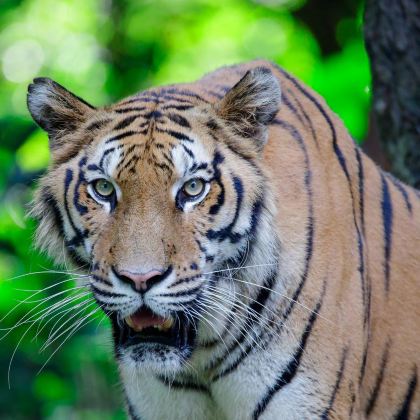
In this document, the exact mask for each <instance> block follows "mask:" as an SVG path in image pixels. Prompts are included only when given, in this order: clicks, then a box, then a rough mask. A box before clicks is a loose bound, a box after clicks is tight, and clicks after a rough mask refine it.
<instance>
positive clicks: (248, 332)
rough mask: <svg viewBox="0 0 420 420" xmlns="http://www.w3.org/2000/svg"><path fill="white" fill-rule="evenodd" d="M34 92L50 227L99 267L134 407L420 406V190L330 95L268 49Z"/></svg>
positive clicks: (78, 256)
mask: <svg viewBox="0 0 420 420" xmlns="http://www.w3.org/2000/svg"><path fill="white" fill-rule="evenodd" d="M27 103H28V108H29V111H30V114H31V115H32V117H33V119H34V121H35V122H36V123H37V124H38V125H39V126H40V127H41V128H42V129H43V130H45V131H46V132H47V134H48V137H49V145H50V152H51V162H50V165H49V167H48V169H47V171H46V173H45V175H43V176H42V178H41V179H40V181H39V184H38V187H37V190H36V193H35V195H34V201H33V205H32V208H31V212H32V213H31V214H32V215H33V217H34V218H35V219H36V220H37V232H36V244H37V245H38V246H39V247H40V249H41V250H43V251H45V252H47V253H48V254H49V255H50V256H51V257H53V258H54V260H55V261H56V262H57V264H61V263H63V262H64V261H70V262H71V264H72V266H74V267H77V268H78V269H79V270H81V271H82V272H83V273H86V276H88V278H89V289H90V290H91V292H92V293H93V295H94V297H95V299H96V301H97V304H98V305H99V306H100V308H101V309H102V310H103V312H104V313H105V314H106V315H107V317H109V320H110V324H111V330H112V340H113V348H114V355H115V360H116V365H117V367H118V372H119V377H120V380H121V388H122V392H121V393H122V395H121V398H122V400H124V401H125V403H124V404H125V407H126V411H127V415H128V416H129V418H131V419H133V420H139V419H185V418H189V419H200V420H201V419H204V420H210V419H218V420H223V419H227V420H234V419H238V420H239V419H241V420H243V419H253V420H257V419H418V418H419V416H420V388H419V386H418V381H419V378H418V375H419V371H418V369H419V365H420V331H419V325H420V305H419V303H420V299H419V297H420V223H419V221H420V219H419V215H420V200H419V199H420V192H419V191H416V190H415V189H413V188H411V187H409V186H407V185H405V184H404V183H402V182H400V181H399V180H397V179H396V178H394V177H393V176H392V175H390V174H388V173H385V172H383V171H382V170H381V169H380V168H378V167H377V166H376V164H375V163H374V162H373V161H372V160H371V159H370V158H369V157H368V156H366V155H365V154H364V153H363V152H362V150H361V149H360V148H359V146H358V145H357V144H356V143H355V141H354V140H353V139H352V137H351V136H350V134H349V132H348V131H347V129H346V128H345V127H344V125H343V123H342V122H341V120H340V119H339V117H338V116H337V115H335V114H334V113H333V111H331V109H329V108H328V106H327V104H326V102H325V101H324V99H322V98H321V97H320V95H318V94H317V93H315V92H314V91H313V90H311V88H309V87H307V86H305V85H304V84H303V83H302V82H300V81H299V80H297V79H296V78H295V77H294V76H292V75H291V74H289V73H288V72H286V71H285V70H283V69H282V68H280V67H279V66H277V64H274V63H271V62H268V61H264V60H255V61H252V62H248V63H244V64H238V65H233V66H227V67H223V68H220V69H218V70H216V71H214V72H212V73H209V74H207V75H205V76H204V77H203V78H201V79H200V80H198V81H196V82H194V83H183V84H173V85H167V86H160V87H152V88H150V89H147V90H144V91H141V92H139V93H136V94H134V95H132V96H130V97H128V98H125V99H123V100H121V101H119V102H117V103H115V104H113V105H110V106H104V107H94V106H92V105H90V104H89V103H88V102H86V101H84V100H83V99H81V98H80V97H78V96H76V95H75V94H73V93H71V92H69V91H68V90H66V89H65V88H64V87H63V86H61V85H59V84H58V83H56V82H54V81H52V80H51V79H48V78H37V79H35V80H34V81H33V83H32V84H30V85H29V88H28V97H27ZM63 249H64V250H65V251H64V252H63V251H62V250H63Z"/></svg>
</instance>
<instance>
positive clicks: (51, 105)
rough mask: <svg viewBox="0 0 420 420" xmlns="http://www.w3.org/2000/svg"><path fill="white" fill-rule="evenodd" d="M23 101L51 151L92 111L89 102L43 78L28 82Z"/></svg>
mask: <svg viewBox="0 0 420 420" xmlns="http://www.w3.org/2000/svg"><path fill="white" fill-rule="evenodd" d="M27 104H28V109H29V112H30V113H31V115H32V118H33V119H34V120H35V122H36V123H37V124H38V125H39V126H40V127H41V128H42V129H44V130H45V131H46V132H47V133H48V137H49V139H50V148H51V151H52V152H54V151H55V150H57V149H59V148H60V147H62V146H64V145H65V143H67V140H68V139H66V138H65V137H66V136H67V135H68V134H71V133H73V132H75V131H76V130H77V129H78V127H80V125H81V124H83V123H84V122H85V121H87V119H88V118H89V117H90V116H92V114H93V112H94V111H95V108H94V107H93V106H92V105H89V104H88V103H87V102H85V101H84V100H83V99H81V98H79V97H78V96H76V95H74V94H73V93H71V92H69V91H68V90H67V89H65V88H64V87H63V86H61V85H59V84H58V83H56V82H54V81H53V80H51V79H48V78H46V77H40V78H36V79H34V81H33V83H32V84H30V85H29V87H28V96H27ZM68 141H69V140H68Z"/></svg>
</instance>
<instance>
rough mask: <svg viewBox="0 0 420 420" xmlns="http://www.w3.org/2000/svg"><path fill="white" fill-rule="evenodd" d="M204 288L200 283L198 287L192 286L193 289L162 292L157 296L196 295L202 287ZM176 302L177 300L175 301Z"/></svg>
mask: <svg viewBox="0 0 420 420" xmlns="http://www.w3.org/2000/svg"><path fill="white" fill-rule="evenodd" d="M201 288H202V285H201V284H200V285H199V286H197V287H192V288H191V289H188V290H183V291H181V292H174V293H162V294H160V295H155V297H181V296H189V295H191V296H195V295H196V294H197V293H198V292H199V291H200V289H201ZM174 303H175V304H176V303H177V302H174Z"/></svg>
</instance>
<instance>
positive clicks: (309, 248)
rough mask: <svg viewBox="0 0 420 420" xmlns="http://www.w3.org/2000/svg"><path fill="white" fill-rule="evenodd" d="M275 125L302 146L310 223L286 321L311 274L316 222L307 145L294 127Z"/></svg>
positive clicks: (287, 309)
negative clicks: (303, 262)
mask: <svg viewBox="0 0 420 420" xmlns="http://www.w3.org/2000/svg"><path fill="white" fill-rule="evenodd" d="M273 124H276V125H278V126H279V127H281V128H283V129H285V130H287V131H289V132H290V134H291V135H292V137H293V138H294V140H296V142H297V143H298V145H299V146H300V148H301V150H302V153H303V156H304V163H305V188H306V193H307V195H308V202H309V204H308V207H309V208H308V212H309V215H308V222H307V232H306V250H305V267H304V270H303V273H302V277H301V280H300V282H299V285H298V287H297V289H296V290H295V293H294V294H293V297H292V299H291V300H290V303H289V306H288V307H287V308H286V310H285V312H284V314H283V319H284V321H285V320H287V318H288V317H289V315H290V313H291V312H292V309H293V307H294V305H295V303H296V301H297V300H298V298H299V296H300V294H301V292H302V289H303V286H304V285H305V282H306V279H307V277H308V274H309V268H310V263H311V260H312V254H313V244H314V231H315V220H314V214H313V213H314V210H313V193H312V172H311V169H310V163H309V156H308V151H307V150H306V146H305V143H304V142H303V139H302V136H301V135H300V133H299V131H298V130H297V129H296V128H295V127H293V126H292V125H291V124H289V123H288V122H286V121H282V120H279V119H275V120H273Z"/></svg>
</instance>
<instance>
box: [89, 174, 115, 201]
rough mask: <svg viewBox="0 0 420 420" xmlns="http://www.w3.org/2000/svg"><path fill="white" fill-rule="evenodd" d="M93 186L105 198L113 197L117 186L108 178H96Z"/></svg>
mask: <svg viewBox="0 0 420 420" xmlns="http://www.w3.org/2000/svg"><path fill="white" fill-rule="evenodd" d="M93 188H94V190H95V192H96V193H97V194H98V195H99V196H101V197H105V198H109V197H111V196H112V195H113V194H114V192H115V188H114V186H113V185H112V183H111V182H109V181H108V180H106V179H98V180H96V181H95V182H94V184H93Z"/></svg>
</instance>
